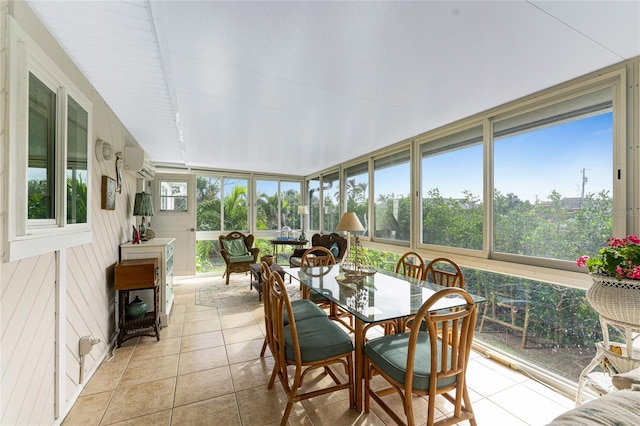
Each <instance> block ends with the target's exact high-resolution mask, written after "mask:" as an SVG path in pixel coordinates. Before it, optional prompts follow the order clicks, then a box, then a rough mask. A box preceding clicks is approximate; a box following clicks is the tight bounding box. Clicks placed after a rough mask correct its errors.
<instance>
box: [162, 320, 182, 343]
mask: <svg viewBox="0 0 640 426" xmlns="http://www.w3.org/2000/svg"><path fill="white" fill-rule="evenodd" d="M183 328H184V324H183V323H181V322H175V323H173V322H172V323H170V324H169V325H168V326H166V327H162V330H160V340H167V339H173V338H174V337H182V329H183Z"/></svg>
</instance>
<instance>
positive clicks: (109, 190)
mask: <svg viewBox="0 0 640 426" xmlns="http://www.w3.org/2000/svg"><path fill="white" fill-rule="evenodd" d="M102 208H103V209H105V210H115V208H116V181H115V180H114V179H111V178H110V177H109V176H102Z"/></svg>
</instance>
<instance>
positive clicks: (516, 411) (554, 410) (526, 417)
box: [488, 385, 567, 425]
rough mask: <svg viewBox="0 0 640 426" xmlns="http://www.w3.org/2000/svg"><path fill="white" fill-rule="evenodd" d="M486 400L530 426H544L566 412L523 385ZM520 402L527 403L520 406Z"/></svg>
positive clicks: (553, 402) (561, 407) (558, 405)
mask: <svg viewBox="0 0 640 426" xmlns="http://www.w3.org/2000/svg"><path fill="white" fill-rule="evenodd" d="M488 399H489V400H490V401H492V402H494V403H495V404H496V405H498V406H499V407H502V408H503V409H504V410H506V411H508V412H510V413H511V414H513V415H514V416H516V417H518V418H519V419H521V420H523V421H524V422H525V423H528V424H530V425H545V424H547V423H549V422H550V421H551V420H553V419H554V418H556V417H557V416H559V415H560V414H562V413H564V412H565V411H567V409H566V408H565V407H563V406H562V405H560V404H557V403H556V402H555V401H553V400H551V399H549V398H547V397H545V396H543V395H541V394H539V393H538V392H535V391H534V390H532V389H530V388H528V387H526V386H524V385H517V386H515V387H512V388H509V389H506V390H503V391H501V392H497V393H495V394H493V395H491V396H490V397H488ZM522 401H527V403H526V404H522ZM542 407H544V409H541V408H542Z"/></svg>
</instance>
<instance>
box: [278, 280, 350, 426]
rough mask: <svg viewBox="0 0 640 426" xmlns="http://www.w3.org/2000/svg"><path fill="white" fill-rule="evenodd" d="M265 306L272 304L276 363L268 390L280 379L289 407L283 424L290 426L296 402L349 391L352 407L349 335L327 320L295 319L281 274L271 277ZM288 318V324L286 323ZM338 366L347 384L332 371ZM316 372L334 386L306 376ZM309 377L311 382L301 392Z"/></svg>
mask: <svg viewBox="0 0 640 426" xmlns="http://www.w3.org/2000/svg"><path fill="white" fill-rule="evenodd" d="M267 300H268V302H267ZM265 303H269V310H270V313H271V329H272V332H273V340H272V353H273V358H274V362H275V364H274V368H273V373H272V374H271V378H270V379H269V384H268V386H267V387H268V388H269V389H273V385H274V383H275V379H276V377H277V378H278V379H279V381H280V383H281V385H282V388H283V389H284V391H285V393H286V395H287V405H286V408H285V410H284V414H283V415H282V420H281V422H280V424H281V425H286V424H287V420H288V418H289V415H290V414H291V408H292V407H293V404H294V403H295V402H298V401H303V400H305V399H309V398H313V397H315V396H319V395H324V394H327V393H331V392H336V391H339V390H343V389H348V391H349V406H353V405H354V380H353V350H354V348H353V343H352V342H351V338H350V337H349V335H348V334H347V333H346V332H345V331H343V330H342V328H340V326H339V325H337V324H335V323H334V322H333V321H331V320H330V319H329V318H327V317H326V316H325V317H316V318H309V319H304V320H300V319H298V318H296V315H295V312H294V309H293V306H292V304H291V301H290V299H289V295H288V294H287V289H286V287H285V286H284V283H283V281H282V277H281V276H280V275H279V274H271V277H270V282H269V296H268V297H265ZM285 315H286V317H287V318H288V323H285ZM336 366H338V367H342V368H343V369H344V371H342V375H343V377H346V378H347V379H346V380H345V379H343V378H341V377H340V376H339V375H338V374H337V372H335V371H333V369H332V367H336ZM314 369H321V370H323V371H324V372H325V373H326V374H327V375H329V376H330V377H331V378H332V379H333V381H334V384H333V385H330V386H324V381H315V380H314V379H313V378H312V377H315V376H309V375H307V373H308V372H310V371H312V370H314ZM307 377H308V378H309V380H307V381H306V382H305V386H304V388H302V385H303V381H304V379H305V378H307ZM314 381H315V383H312V382H314ZM320 386H322V387H320ZM302 389H304V391H303V392H301V390H302Z"/></svg>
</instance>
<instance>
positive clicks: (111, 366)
mask: <svg viewBox="0 0 640 426" xmlns="http://www.w3.org/2000/svg"><path fill="white" fill-rule="evenodd" d="M127 361H128V360H127ZM126 367H127V362H118V361H116V359H115V358H114V359H113V361H106V360H105V361H103V362H102V364H101V365H100V367H98V369H97V370H96V372H95V373H93V376H91V378H90V379H89V381H88V382H87V383H86V385H85V388H84V389H83V391H82V393H81V395H82V396H85V395H91V394H94V393H102V392H106V391H113V390H115V389H116V387H117V386H118V383H119V382H120V379H121V377H122V374H124V370H125V369H126Z"/></svg>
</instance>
